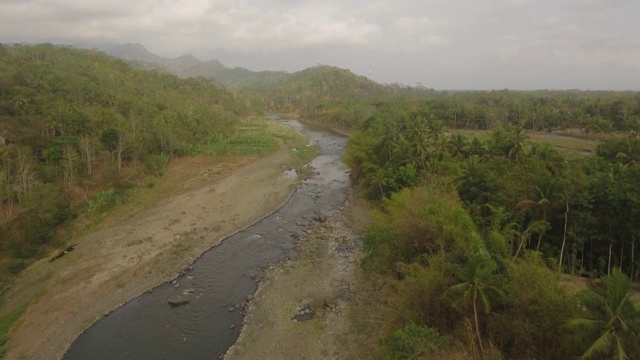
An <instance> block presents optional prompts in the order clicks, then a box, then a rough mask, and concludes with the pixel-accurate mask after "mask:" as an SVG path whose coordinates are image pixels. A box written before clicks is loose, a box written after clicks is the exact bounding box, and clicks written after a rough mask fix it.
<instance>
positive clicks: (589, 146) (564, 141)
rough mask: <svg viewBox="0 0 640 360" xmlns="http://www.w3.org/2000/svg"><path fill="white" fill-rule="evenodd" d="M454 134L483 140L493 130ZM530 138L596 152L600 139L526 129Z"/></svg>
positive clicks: (567, 148)
mask: <svg viewBox="0 0 640 360" xmlns="http://www.w3.org/2000/svg"><path fill="white" fill-rule="evenodd" d="M450 132H451V133H453V134H463V135H465V136H469V137H471V136H477V137H478V138H479V139H481V140H486V139H488V138H489V135H490V134H491V131H489V130H463V129H451V130H450ZM526 134H527V136H529V140H531V142H534V143H541V142H548V143H550V144H551V145H554V146H556V147H558V148H561V149H565V150H573V151H579V152H590V153H595V151H596V147H597V146H598V143H599V141H598V140H593V139H584V138H579V137H574V136H568V135H563V134H557V133H546V132H539V131H530V130H527V131H526Z"/></svg>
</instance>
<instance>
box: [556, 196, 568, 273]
mask: <svg viewBox="0 0 640 360" xmlns="http://www.w3.org/2000/svg"><path fill="white" fill-rule="evenodd" d="M565 208H566V210H567V211H565V212H564V232H563V234H562V247H561V248H560V261H559V262H558V272H562V256H563V255H564V245H565V244H566V243H567V223H568V220H569V202H568V201H566V202H565Z"/></svg>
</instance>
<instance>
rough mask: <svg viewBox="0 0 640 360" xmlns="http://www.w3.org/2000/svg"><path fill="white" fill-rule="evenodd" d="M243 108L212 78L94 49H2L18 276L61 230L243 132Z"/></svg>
mask: <svg viewBox="0 0 640 360" xmlns="http://www.w3.org/2000/svg"><path fill="white" fill-rule="evenodd" d="M245 115H247V110H246V106H245V105H244V104H243V103H242V102H240V101H237V100H236V99H235V96H234V95H232V94H231V93H229V92H227V91H226V90H225V89H224V88H222V87H221V86H219V85H217V84H216V83H214V82H213V81H211V80H208V79H204V78H189V79H180V78H178V77H177V76H174V75H169V74H162V73H158V72H155V71H142V70H136V69H133V68H132V67H131V66H129V65H127V64H126V63H125V62H123V61H122V60H118V59H115V58H112V57H109V56H106V55H105V54H104V53H100V52H96V51H86V50H76V49H71V48H65V47H55V46H52V45H36V46H21V45H12V46H6V45H5V46H0V212H1V217H0V234H2V236H1V237H0V250H1V252H2V256H1V259H0V260H2V262H3V264H4V265H3V268H4V269H7V266H8V269H9V270H10V271H11V272H14V273H15V272H18V271H20V270H21V269H22V268H24V266H26V264H28V262H29V259H32V258H34V257H37V256H40V255H42V254H43V253H42V251H43V246H45V245H46V244H48V243H51V242H52V241H55V240H58V239H59V236H58V231H57V229H59V228H60V227H61V226H64V225H65V224H68V223H69V222H70V221H72V220H73V219H74V218H75V217H76V216H78V215H80V214H86V215H91V214H92V213H94V212H96V211H100V210H101V209H103V208H106V207H109V206H112V205H114V204H116V203H119V202H120V201H122V199H123V198H124V197H126V196H127V193H128V192H130V191H132V190H133V189H135V187H136V186H137V183H136V181H137V180H139V179H141V178H142V177H144V176H146V175H156V174H160V173H162V169H163V167H164V165H165V164H166V162H167V161H168V160H169V159H170V158H172V157H174V156H181V155H188V154H195V153H196V152H198V151H201V150H202V148H203V146H208V145H213V144H219V143H222V142H224V141H225V140H226V139H229V138H231V137H232V136H234V134H235V133H236V130H235V129H236V128H237V123H238V121H237V120H238V119H239V118H241V117H244V116H245Z"/></svg>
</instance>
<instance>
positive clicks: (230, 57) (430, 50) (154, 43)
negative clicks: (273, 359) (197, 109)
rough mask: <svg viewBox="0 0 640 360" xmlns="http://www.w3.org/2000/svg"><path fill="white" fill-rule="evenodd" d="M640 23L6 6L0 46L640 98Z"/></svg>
mask: <svg viewBox="0 0 640 360" xmlns="http://www.w3.org/2000/svg"><path fill="white" fill-rule="evenodd" d="M637 14H640V1H637V0H456V1H453V0H429V1H419V0H399V1H364V0H349V1H344V0H341V1H338V0H330V1H306V0H264V1H262V0H261V1H259V2H258V1H246V0H237V1H236V0H139V1H125V0H109V1H99V2H98V1H86V0H3V1H2V2H1V3H0V42H2V43H14V42H52V43H57V44H81V43H84V44H98V43H129V42H132V43H141V44H143V45H144V46H145V47H147V48H148V49H149V50H150V51H151V52H153V53H156V54H158V55H160V56H164V57H177V56H180V55H184V54H189V53H190V54H193V55H195V56H197V57H199V58H200V59H203V60H208V59H218V60H220V61H221V62H222V63H223V64H224V65H226V66H229V67H236V66H242V67H246V68H248V69H250V70H256V71H257V70H286V71H290V72H293V71H298V70H301V69H304V68H307V67H310V66H313V65H316V64H328V65H333V66H338V67H342V68H348V69H350V70H352V71H353V72H355V73H357V74H360V75H368V74H369V69H370V68H371V75H372V79H373V80H376V81H378V82H383V83H395V82H398V83H402V84H407V85H415V84H423V85H424V86H427V87H431V88H435V89H503V88H510V89H522V90H527V89H576V88H578V89H589V88H590V89H605V90H640V22H638V21H637V19H636V18H637Z"/></svg>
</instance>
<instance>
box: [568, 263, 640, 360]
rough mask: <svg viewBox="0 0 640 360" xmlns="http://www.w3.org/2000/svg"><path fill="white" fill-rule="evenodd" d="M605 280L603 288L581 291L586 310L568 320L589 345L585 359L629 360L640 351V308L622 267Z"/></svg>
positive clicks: (587, 345) (584, 354)
mask: <svg viewBox="0 0 640 360" xmlns="http://www.w3.org/2000/svg"><path fill="white" fill-rule="evenodd" d="M603 283H604V285H603V287H602V288H599V287H594V288H591V289H587V290H585V291H584V292H583V293H582V294H581V300H582V305H583V308H584V313H583V314H582V315H581V316H579V317H575V318H573V319H570V320H569V321H567V323H566V327H567V328H568V329H569V330H571V331H572V332H573V334H574V335H575V336H576V337H577V338H578V341H579V342H580V343H581V344H582V345H583V346H584V347H586V350H585V351H584V353H583V354H582V358H583V359H604V358H606V359H618V360H625V359H629V355H628V354H630V353H632V352H631V351H638V350H640V349H638V340H640V336H639V335H638V331H639V330H640V327H639V321H640V309H639V308H638V306H637V304H635V303H634V302H633V301H632V300H631V287H630V284H629V279H628V278H627V276H626V275H625V274H624V273H623V272H622V271H621V270H620V269H618V268H616V269H614V270H613V272H612V273H611V275H609V276H607V277H605V278H604V279H603ZM635 354H636V355H637V354H638V353H637V352H636V353H635Z"/></svg>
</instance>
